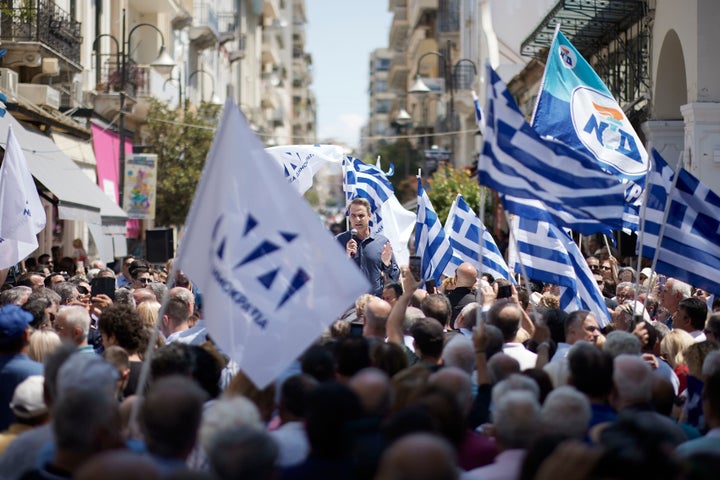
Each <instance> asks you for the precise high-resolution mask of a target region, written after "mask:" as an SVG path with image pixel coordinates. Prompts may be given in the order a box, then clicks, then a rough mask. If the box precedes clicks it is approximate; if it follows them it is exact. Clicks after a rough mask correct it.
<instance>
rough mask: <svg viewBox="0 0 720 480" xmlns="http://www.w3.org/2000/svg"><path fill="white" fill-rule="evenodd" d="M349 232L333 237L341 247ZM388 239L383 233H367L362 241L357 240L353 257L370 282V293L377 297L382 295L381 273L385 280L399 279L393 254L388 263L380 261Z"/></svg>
mask: <svg viewBox="0 0 720 480" xmlns="http://www.w3.org/2000/svg"><path fill="white" fill-rule="evenodd" d="M350 238H351V234H350V232H343V233H341V234H339V235H338V236H336V237H335V239H336V240H337V241H338V242H339V243H340V245H342V247H343V248H345V246H346V245H347V243H348V242H349V241H350ZM387 242H388V239H387V238H385V237H384V236H383V235H369V236H368V237H367V238H365V239H364V240H362V241H359V242H358V251H357V254H355V256H354V257H353V260H354V261H355V264H356V265H357V266H358V268H360V270H361V271H362V272H363V273H364V274H365V277H366V278H367V279H368V281H369V282H370V293H372V294H373V295H376V296H378V297H381V296H382V291H383V287H384V286H385V282H384V280H383V276H382V274H383V273H384V274H385V280H387V281H388V282H390V283H395V282H397V281H398V280H399V279H400V268H399V267H398V265H397V262H396V261H395V254H393V255H392V257H391V258H390V265H389V266H387V267H386V266H385V265H384V264H383V262H382V258H381V256H382V251H383V248H384V247H385V244H386V243H387Z"/></svg>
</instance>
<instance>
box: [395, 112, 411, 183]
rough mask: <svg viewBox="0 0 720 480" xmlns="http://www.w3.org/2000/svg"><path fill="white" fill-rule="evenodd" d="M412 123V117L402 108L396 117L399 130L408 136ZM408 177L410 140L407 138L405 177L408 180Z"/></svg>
mask: <svg viewBox="0 0 720 480" xmlns="http://www.w3.org/2000/svg"><path fill="white" fill-rule="evenodd" d="M411 121H412V117H411V116H410V114H409V113H408V112H407V110H405V108H401V109H400V111H399V112H398V114H397V116H396V117H395V123H396V124H397V126H398V130H401V131H403V132H404V133H405V135H407V133H408V130H409V129H410V122H411ZM408 176H410V140H409V139H408V138H405V177H406V178H407V177H408Z"/></svg>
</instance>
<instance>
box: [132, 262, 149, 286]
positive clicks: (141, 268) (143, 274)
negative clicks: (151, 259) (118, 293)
mask: <svg viewBox="0 0 720 480" xmlns="http://www.w3.org/2000/svg"><path fill="white" fill-rule="evenodd" d="M128 273H129V274H130V279H131V282H130V288H131V289H132V290H135V289H138V288H145V287H147V286H148V284H149V283H150V282H152V281H153V280H152V275H151V274H150V265H149V264H148V263H147V262H146V261H145V260H135V261H133V262H132V263H131V264H130V266H129V267H128Z"/></svg>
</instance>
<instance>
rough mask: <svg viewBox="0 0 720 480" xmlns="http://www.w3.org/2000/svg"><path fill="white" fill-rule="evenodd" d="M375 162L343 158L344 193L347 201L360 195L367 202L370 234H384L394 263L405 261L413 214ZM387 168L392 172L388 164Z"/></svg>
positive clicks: (403, 262)
mask: <svg viewBox="0 0 720 480" xmlns="http://www.w3.org/2000/svg"><path fill="white" fill-rule="evenodd" d="M379 163H380V162H379V159H378V164H376V165H370V164H367V163H364V162H363V161H361V160H359V159H357V158H351V157H347V158H346V159H345V160H344V168H345V174H344V183H345V185H344V188H345V195H346V198H347V200H348V201H350V200H352V199H353V198H356V197H362V198H365V199H367V200H368V201H369V202H370V207H371V208H372V217H371V218H370V226H371V227H372V231H373V233H375V234H380V235H384V236H385V237H386V238H387V239H388V240H389V241H390V244H391V245H392V248H393V253H394V254H395V259H396V260H397V262H398V263H399V264H401V265H403V264H407V263H408V259H409V256H410V252H409V251H408V247H407V243H408V240H410V235H412V229H413V226H414V224H415V214H413V213H412V212H410V211H408V210H406V209H405V208H403V206H402V205H401V204H400V202H399V201H398V199H397V198H396V197H395V191H394V190H393V187H392V184H391V183H390V182H389V181H388V179H387V174H386V173H385V172H383V171H382V169H381V168H380V166H379ZM390 170H391V171H394V167H393V165H392V164H390ZM388 173H390V172H388Z"/></svg>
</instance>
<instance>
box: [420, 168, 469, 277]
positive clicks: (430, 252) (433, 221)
mask: <svg viewBox="0 0 720 480" xmlns="http://www.w3.org/2000/svg"><path fill="white" fill-rule="evenodd" d="M417 180H418V206H417V223H416V224H415V251H416V252H417V255H418V256H420V257H421V258H422V275H423V280H430V279H434V280H435V281H436V282H437V283H438V284H439V283H440V275H442V274H443V273H444V274H445V275H454V272H455V267H456V265H459V264H460V263H462V262H459V261H452V259H453V249H452V247H451V246H450V240H449V239H448V238H447V236H446V235H445V230H443V227H442V225H441V224H440V219H439V218H438V216H437V213H435V209H434V208H433V206H432V203H431V202H430V198H428V196H427V193H425V189H424V188H423V185H422V179H421V178H420V177H419V176H418V177H417ZM451 261H452V263H451Z"/></svg>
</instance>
